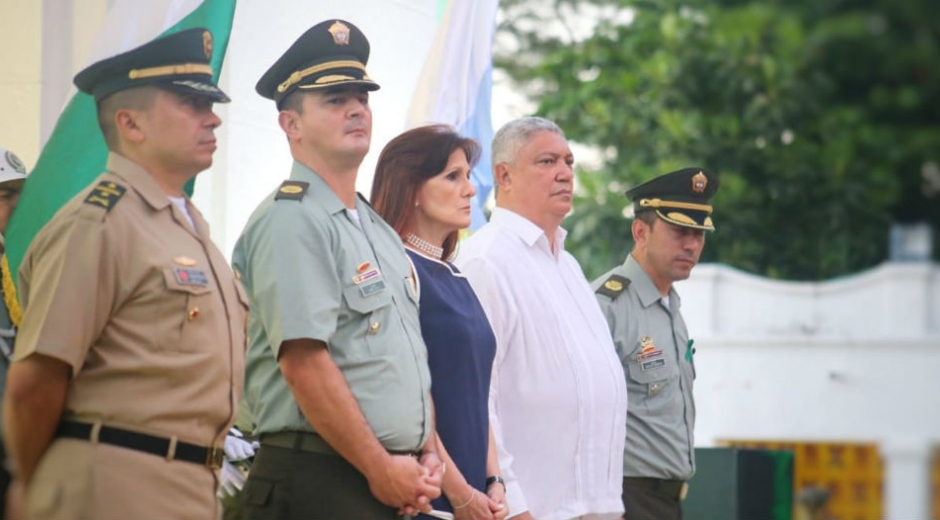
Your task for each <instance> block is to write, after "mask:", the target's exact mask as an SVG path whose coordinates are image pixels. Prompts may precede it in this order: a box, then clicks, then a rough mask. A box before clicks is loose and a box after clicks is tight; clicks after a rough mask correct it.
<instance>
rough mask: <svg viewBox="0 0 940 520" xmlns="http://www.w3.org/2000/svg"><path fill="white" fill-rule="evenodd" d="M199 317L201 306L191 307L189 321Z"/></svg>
mask: <svg viewBox="0 0 940 520" xmlns="http://www.w3.org/2000/svg"><path fill="white" fill-rule="evenodd" d="M198 317H199V307H193V308H192V309H189V321H193V320H194V319H196V318H198Z"/></svg>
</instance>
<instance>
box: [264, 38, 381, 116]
mask: <svg viewBox="0 0 940 520" xmlns="http://www.w3.org/2000/svg"><path fill="white" fill-rule="evenodd" d="M368 61H369V40H367V39H366V35H364V34H362V31H360V30H359V28H358V27H356V26H355V25H353V24H351V23H349V22H346V21H343V20H327V21H325V22H320V23H318V24H316V25H314V26H313V27H311V28H310V29H307V31H306V32H305V33H303V34H301V35H300V38H297V41H295V42H294V44H293V45H291V46H290V48H289V49H287V52H285V53H284V54H283V55H281V57H280V58H278V60H277V61H276V62H274V65H271V68H269V69H268V70H267V72H265V73H264V75H263V76H261V79H260V80H258V84H257V85H255V91H257V92H258V94H260V95H261V96H262V97H265V98H268V99H272V100H274V102H275V103H276V104H277V106H278V107H280V106H281V101H283V100H284V98H285V97H287V96H288V95H289V94H290V93H291V92H294V91H295V90H297V89H302V90H310V89H324V88H328V87H334V86H337V85H362V86H363V87H365V89H366V90H378V88H379V85H378V83H376V82H374V81H372V79H370V78H369V76H368V74H366V63H367V62H368Z"/></svg>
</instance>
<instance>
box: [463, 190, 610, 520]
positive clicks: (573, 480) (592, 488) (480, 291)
mask: <svg viewBox="0 0 940 520" xmlns="http://www.w3.org/2000/svg"><path fill="white" fill-rule="evenodd" d="M565 235H566V233H565V231H564V230H563V229H559V230H558V232H557V234H556V236H555V249H554V250H552V249H551V248H550V246H549V242H548V238H547V237H546V236H545V233H544V232H543V231H542V230H541V229H540V228H539V227H538V226H536V225H535V224H533V223H532V222H530V221H529V220H527V219H525V218H523V217H522V216H520V215H518V214H516V213H513V212H512V211H508V210H506V209H503V208H496V209H495V210H494V211H493V215H492V218H491V219H490V222H489V223H488V224H487V225H485V226H483V227H482V228H481V229H480V230H479V231H478V232H476V233H475V234H474V235H473V236H472V237H470V238H469V239H468V240H467V241H466V243H464V244H462V245H461V248H460V255H459V257H458V258H457V262H456V263H457V266H458V267H459V268H460V270H461V271H463V272H464V274H465V275H466V276H467V279H468V280H470V284H471V286H472V287H473V289H474V291H475V292H476V294H477V296H478V297H479V299H480V303H481V304H482V305H483V308H484V310H485V311H486V315H487V317H488V318H489V320H490V324H491V325H492V327H493V332H494V334H495V335H496V344H497V347H496V358H495V360H494V362H493V376H492V383H491V385H490V403H489V404H490V421H491V424H492V426H493V433H494V434H495V436H496V443H497V447H498V448H499V459H500V460H499V462H500V467H501V470H502V473H503V477H504V478H505V480H506V491H507V502H508V504H509V516H513V515H517V514H520V513H522V512H524V511H526V510H528V511H530V512H531V513H532V515H533V516H534V517H535V518H538V519H540V520H561V519H567V518H576V517H584V518H591V519H612V518H617V517H619V516H620V515H621V514H622V513H623V503H622V501H621V493H622V485H623V482H622V480H623V468H622V466H621V461H622V458H623V446H624V438H625V429H626V412H627V395H626V383H625V381H624V375H623V368H622V367H621V364H620V360H619V359H618V358H617V355H616V352H615V349H614V345H613V341H612V340H611V338H610V332H609V329H608V326H607V322H606V320H605V319H604V316H603V314H601V310H600V307H599V306H598V304H597V300H596V299H595V297H594V293H593V292H592V291H591V287H590V285H589V284H588V281H587V280H586V279H585V277H584V273H583V272H582V271H581V267H580V266H579V265H578V262H577V261H576V260H575V259H574V257H573V256H571V255H570V254H569V253H567V252H566V251H565V250H564V239H565Z"/></svg>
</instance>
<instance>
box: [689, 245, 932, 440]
mask: <svg viewBox="0 0 940 520" xmlns="http://www.w3.org/2000/svg"><path fill="white" fill-rule="evenodd" d="M676 288H677V290H678V291H679V293H680V295H681V297H682V314H683V317H684V318H685V320H686V323H687V325H688V328H689V331H690V333H691V335H692V337H693V338H695V346H696V354H695V363H696V369H697V374H698V380H697V381H696V386H695V394H696V396H695V397H696V403H697V406H698V420H697V425H696V436H697V443H698V444H699V445H703V446H706V445H712V444H713V443H714V442H715V441H716V440H718V439H723V438H736V439H760V438H766V439H810V440H812V439H829V440H842V441H847V440H860V441H879V440H881V439H885V438H889V437H893V436H897V435H917V436H924V437H930V438H932V439H934V440H935V441H936V442H937V443H940V312H938V311H940V266H938V265H935V264H930V263H911V264H906V263H885V264H883V265H881V266H879V267H877V268H875V269H872V270H870V271H866V272H864V273H861V274H858V275H855V276H850V277H845V278H841V279H838V280H834V281H829V282H824V283H797V282H778V281H772V280H767V279H763V278H759V277H755V276H751V275H748V274H746V273H743V272H741V271H737V270H735V269H732V268H729V267H727V266H721V265H700V266H698V267H696V268H695V270H694V271H693V275H692V277H691V278H690V279H689V280H687V281H684V282H680V283H678V284H677V285H676Z"/></svg>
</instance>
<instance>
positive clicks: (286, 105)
mask: <svg viewBox="0 0 940 520" xmlns="http://www.w3.org/2000/svg"><path fill="white" fill-rule="evenodd" d="M305 93H306V92H305V91H303V90H295V91H293V92H291V93H290V94H288V95H287V96H286V97H285V98H284V99H282V100H281V102H280V103H279V105H280V106H279V108H278V109H279V110H290V111H292V112H297V113H298V114H300V115H304V94H305Z"/></svg>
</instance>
